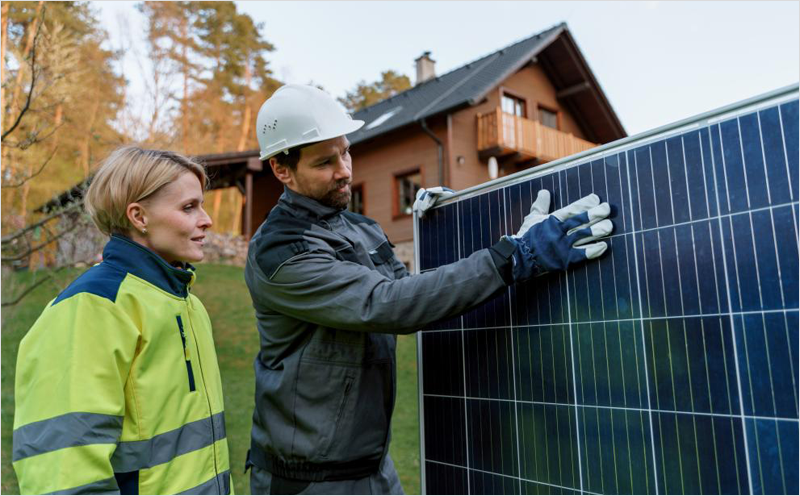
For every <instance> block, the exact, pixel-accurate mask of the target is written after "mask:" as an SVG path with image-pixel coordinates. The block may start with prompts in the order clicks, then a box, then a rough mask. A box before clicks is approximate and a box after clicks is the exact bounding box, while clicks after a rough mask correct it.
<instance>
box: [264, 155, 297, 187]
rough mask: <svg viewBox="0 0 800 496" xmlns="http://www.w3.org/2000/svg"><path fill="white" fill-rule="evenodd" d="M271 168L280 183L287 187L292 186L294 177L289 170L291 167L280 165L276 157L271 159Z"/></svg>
mask: <svg viewBox="0 0 800 496" xmlns="http://www.w3.org/2000/svg"><path fill="white" fill-rule="evenodd" d="M269 166H270V168H271V169H272V173H273V174H275V177H277V178H278V181H280V182H282V183H283V184H285V185H287V186H290V185H292V183H293V182H294V178H293V177H292V170H291V169H289V167H287V166H285V165H282V164H279V163H278V160H277V159H276V158H275V157H270V159H269Z"/></svg>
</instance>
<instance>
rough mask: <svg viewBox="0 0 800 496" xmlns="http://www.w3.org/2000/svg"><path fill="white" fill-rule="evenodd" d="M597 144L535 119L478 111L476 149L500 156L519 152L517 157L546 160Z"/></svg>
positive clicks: (500, 111) (496, 111) (568, 154)
mask: <svg viewBox="0 0 800 496" xmlns="http://www.w3.org/2000/svg"><path fill="white" fill-rule="evenodd" d="M595 146H597V145H596V144H595V143H591V142H589V141H586V140H583V139H580V138H576V137H575V136H573V135H572V134H570V133H564V132H562V131H559V130H557V129H552V128H550V127H547V126H544V125H542V124H541V123H539V122H537V121H532V120H529V119H525V118H524V117H519V116H516V115H512V114H507V113H505V112H503V111H502V110H501V109H500V108H499V107H498V108H497V109H496V110H495V111H493V112H487V113H485V114H478V152H480V153H481V154H483V155H496V156H503V155H508V154H511V153H518V154H519V155H520V160H530V159H537V160H538V161H539V162H549V161H551V160H555V159H558V158H561V157H568V156H570V155H573V154H575V153H578V152H582V151H584V150H588V149H589V148H593V147H595Z"/></svg>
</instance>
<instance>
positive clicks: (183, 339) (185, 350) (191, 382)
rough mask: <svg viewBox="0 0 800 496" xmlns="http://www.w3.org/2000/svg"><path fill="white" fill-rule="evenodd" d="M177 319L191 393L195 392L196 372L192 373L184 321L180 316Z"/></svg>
mask: <svg viewBox="0 0 800 496" xmlns="http://www.w3.org/2000/svg"><path fill="white" fill-rule="evenodd" d="M175 319H177V321H178V331H179V332H180V333H181V342H182V343H183V358H184V360H186V373H187V375H188V376H189V392H192V391H194V390H195V385H194V372H192V361H191V356H190V355H189V347H188V346H186V333H184V331H183V320H181V316H180V315H176V316H175Z"/></svg>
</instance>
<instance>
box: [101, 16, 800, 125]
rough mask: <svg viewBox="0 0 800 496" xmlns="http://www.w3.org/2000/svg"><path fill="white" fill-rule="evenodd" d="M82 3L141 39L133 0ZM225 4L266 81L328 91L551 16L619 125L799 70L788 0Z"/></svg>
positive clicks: (658, 117) (131, 75)
mask: <svg viewBox="0 0 800 496" xmlns="http://www.w3.org/2000/svg"><path fill="white" fill-rule="evenodd" d="M93 4H94V5H95V6H96V7H98V8H99V9H100V12H101V22H102V24H103V26H104V27H106V28H107V29H108V30H109V33H110V35H111V37H110V44H111V46H112V47H113V48H120V47H123V46H128V47H130V46H131V44H132V45H133V47H134V48H135V47H136V46H137V45H138V44H141V40H138V39H137V37H139V36H142V33H144V22H143V19H142V16H141V15H140V14H139V13H138V12H137V11H136V10H135V9H134V5H135V2H93ZM236 4H237V6H238V8H239V9H240V11H243V12H246V13H248V14H249V15H250V16H251V17H252V18H253V19H254V20H255V21H256V22H257V23H263V28H262V34H263V36H264V37H265V38H266V39H267V40H268V41H269V42H270V43H272V44H273V45H274V46H275V50H274V51H273V52H271V53H268V54H266V59H267V61H268V62H269V67H270V68H271V69H272V71H273V73H274V76H275V77H276V78H277V79H279V80H281V81H283V82H287V83H311V82H313V83H314V84H317V85H320V86H322V87H323V88H325V89H326V90H327V91H328V92H330V93H331V94H332V95H334V96H337V97H338V96H344V94H345V93H346V92H347V91H348V90H351V89H353V88H354V87H355V85H356V84H357V83H358V82H359V81H366V82H373V81H375V80H377V79H378V78H379V77H380V74H381V72H382V71H385V70H389V69H393V70H395V71H397V72H400V73H403V74H406V75H408V76H409V77H410V78H411V80H412V82H413V80H414V76H415V69H414V59H415V58H417V57H419V56H420V55H421V54H422V53H423V52H425V51H430V52H431V57H432V58H433V59H434V60H435V61H436V72H437V74H444V73H446V72H449V71H451V70H453V69H456V68H458V67H460V66H462V65H464V64H466V63H467V62H470V61H472V60H475V59H478V58H480V57H482V56H484V55H487V54H489V53H492V52H494V51H497V50H499V49H500V48H503V47H504V46H507V45H510V44H513V43H514V42H516V41H519V40H522V39H524V38H527V37H529V36H532V35H533V34H535V33H538V32H540V31H543V30H545V29H547V28H549V27H552V26H554V25H556V24H559V23H561V22H566V23H567V26H568V28H569V30H570V32H571V33H572V36H573V38H574V39H575V40H576V42H577V43H578V47H579V48H580V50H581V51H582V53H583V55H584V57H585V58H586V60H587V61H588V63H589V66H590V68H591V69H592V71H593V72H594V75H595V78H596V79H597V80H598V82H599V83H600V86H601V87H602V89H603V91H604V92H605V94H606V96H607V98H608V100H609V101H610V103H611V105H612V107H613V108H614V110H615V111H616V112H617V115H618V116H619V118H620V120H621V121H622V124H623V126H624V127H625V129H626V131H627V132H628V134H629V135H635V134H637V133H641V132H645V131H648V130H650V129H654V128H656V127H659V126H661V125H665V124H669V123H672V122H676V121H679V120H682V119H685V118H688V117H691V116H694V115H697V114H700V113H703V112H706V111H709V110H713V109H716V108H719V107H722V106H725V105H727V104H730V103H734V102H737V101H740V100H743V99H745V98H749V97H752V96H756V95H759V94H761V93H765V92H768V91H771V90H774V89H777V88H780V87H783V86H786V85H790V84H797V82H798V81H799V80H800V2H796V1H794V2H789V1H779V2H769V1H758V2H755V1H711V2H671V1H670V2H667V1H645V2H629V1H626V2H604V1H593V2H577V1H560V2H523V1H510V2H499V1H491V2H489V1H428V2H421V1H416V2H411V1H392V2H388V1H384V2H379V1H369V2H367V1H348V2H336V1H326V2H311V1H299V2H298V1H294V2H257V1H253V2H236ZM125 33H127V36H123V35H124V34H125ZM126 40H127V41H126ZM128 52H129V53H128V55H126V56H125V58H124V59H123V62H122V70H123V73H124V75H125V76H126V77H127V78H128V80H129V81H130V85H131V86H130V88H131V90H132V93H133V94H134V96H135V95H137V94H143V89H142V88H143V83H142V82H141V76H140V74H141V68H140V67H139V66H138V65H137V63H136V62H135V61H134V60H133V57H132V56H131V55H130V54H131V53H132V51H131V50H128ZM134 100H135V98H134ZM137 107H139V108H143V107H145V108H146V104H138V105H137Z"/></svg>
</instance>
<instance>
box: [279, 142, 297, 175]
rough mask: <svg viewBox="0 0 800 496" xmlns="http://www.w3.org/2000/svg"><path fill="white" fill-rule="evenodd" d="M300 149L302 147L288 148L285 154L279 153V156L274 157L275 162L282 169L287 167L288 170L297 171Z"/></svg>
mask: <svg viewBox="0 0 800 496" xmlns="http://www.w3.org/2000/svg"><path fill="white" fill-rule="evenodd" d="M302 149H303V146H295V147H293V148H289V149H288V150H287V151H286V153H284V152H280V153H279V154H277V155H275V160H276V161H277V162H278V164H279V165H283V166H284V167H288V168H289V169H290V170H292V171H295V170H297V164H298V163H299V162H300V150H302Z"/></svg>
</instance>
